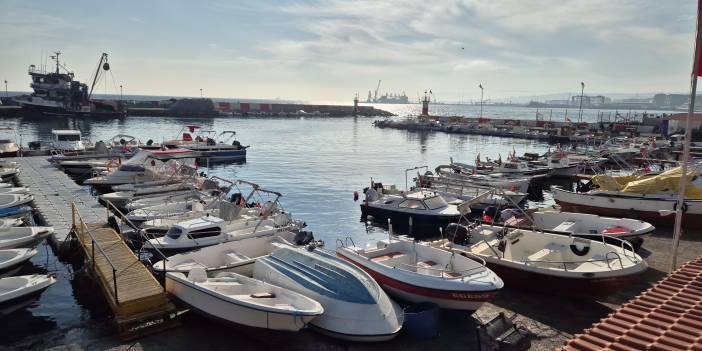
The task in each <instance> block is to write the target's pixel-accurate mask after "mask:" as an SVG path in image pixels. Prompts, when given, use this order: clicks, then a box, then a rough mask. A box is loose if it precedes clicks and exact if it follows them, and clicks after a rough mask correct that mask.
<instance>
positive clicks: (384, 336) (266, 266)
mask: <svg viewBox="0 0 702 351" xmlns="http://www.w3.org/2000/svg"><path fill="white" fill-rule="evenodd" d="M253 276H254V278H256V279H259V280H262V281H265V282H267V283H270V284H273V285H276V286H280V287H282V288H285V289H289V290H291V291H294V292H297V293H300V294H302V295H305V296H307V297H309V298H311V299H313V300H315V301H317V302H319V303H320V304H321V305H322V307H323V308H324V314H323V315H321V316H319V317H317V318H315V319H314V320H312V321H311V322H310V325H311V326H312V327H313V328H314V329H315V330H317V331H319V332H320V333H322V334H325V335H328V336H331V337H335V338H339V339H344V340H351V341H369V342H370V341H384V340H390V339H392V338H394V337H395V336H396V335H397V333H399V331H400V329H401V328H402V323H403V321H404V312H403V311H402V309H401V308H400V307H399V306H398V305H397V303H395V302H393V301H392V300H390V298H389V297H388V296H387V295H386V294H385V292H384V291H383V290H382V289H381V288H380V286H379V285H378V283H376V282H375V280H373V278H371V276H369V275H368V274H367V273H366V272H364V271H363V270H361V269H360V268H358V267H356V266H353V265H351V264H349V263H347V262H345V261H343V260H341V259H339V258H337V257H336V256H334V255H332V254H330V253H328V252H325V251H323V250H320V249H315V250H312V251H310V250H308V249H307V248H296V247H292V246H288V245H284V244H281V245H280V247H279V248H278V249H277V250H275V251H274V252H273V253H271V254H270V255H269V256H264V257H261V258H259V259H258V260H257V261H256V263H255V265H254V273H253Z"/></svg>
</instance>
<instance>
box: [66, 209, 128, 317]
mask: <svg viewBox="0 0 702 351" xmlns="http://www.w3.org/2000/svg"><path fill="white" fill-rule="evenodd" d="M71 217H72V220H73V228H72V229H73V232H74V233H75V234H76V236H78V240H79V241H80V242H81V246H84V241H83V240H84V238H85V234H88V236H89V237H90V260H91V261H92V262H91V263H92V265H93V270H94V271H95V270H96V261H95V247H96V246H97V249H98V251H99V253H100V254H101V255H102V256H103V257H105V260H106V261H107V263H108V264H109V265H110V268H112V283H113V284H112V285H113V288H114V291H113V292H112V294H113V297H114V300H115V304H116V305H119V295H118V293H117V290H118V289H117V267H115V265H114V263H112V260H111V259H110V257H109V256H107V254H106V253H105V250H103V248H102V247H101V246H100V243H98V242H97V241H96V240H95V237H94V236H93V234H92V233H90V230H89V229H88V226H87V225H86V224H85V222H84V221H83V218H82V217H81V216H80V213H79V212H78V210H77V209H76V205H75V203H73V202H71ZM81 237H82V238H81ZM84 247H85V246H84ZM86 249H87V248H86Z"/></svg>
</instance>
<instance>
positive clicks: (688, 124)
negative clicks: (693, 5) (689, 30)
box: [670, 0, 702, 271]
mask: <svg viewBox="0 0 702 351" xmlns="http://www.w3.org/2000/svg"><path fill="white" fill-rule="evenodd" d="M700 4H702V0H699V1H698V4H697V30H696V35H695V58H694V60H693V61H692V79H691V83H690V105H689V106H688V110H687V120H686V121H685V144H684V146H683V156H682V162H683V163H682V174H681V175H680V186H679V192H678V201H677V203H676V205H677V206H676V207H675V209H676V211H675V229H674V230H673V255H672V259H671V264H670V270H671V271H673V270H675V268H676V267H677V263H678V262H677V261H678V247H679V246H680V235H681V234H682V215H683V207H684V206H683V205H684V204H685V190H686V188H687V165H688V162H689V160H690V141H691V140H690V138H691V137H692V131H691V129H692V116H694V113H695V97H697V74H698V70H699V69H700V67H699V57H700V42H701V41H702V40H701V39H702V31H700Z"/></svg>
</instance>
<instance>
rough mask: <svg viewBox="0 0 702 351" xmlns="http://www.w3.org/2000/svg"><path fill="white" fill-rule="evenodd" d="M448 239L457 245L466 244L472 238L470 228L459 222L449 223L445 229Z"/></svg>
mask: <svg viewBox="0 0 702 351" xmlns="http://www.w3.org/2000/svg"><path fill="white" fill-rule="evenodd" d="M445 233H446V235H447V237H448V239H449V240H450V241H451V242H453V243H454V244H456V245H466V244H467V243H468V239H470V233H468V228H466V227H465V226H462V225H460V224H458V223H449V225H447V226H446V231H445Z"/></svg>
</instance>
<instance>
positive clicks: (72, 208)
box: [71, 202, 76, 231]
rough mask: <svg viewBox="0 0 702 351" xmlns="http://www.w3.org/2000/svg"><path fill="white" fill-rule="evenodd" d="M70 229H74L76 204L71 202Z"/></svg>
mask: <svg viewBox="0 0 702 351" xmlns="http://www.w3.org/2000/svg"><path fill="white" fill-rule="evenodd" d="M71 229H73V230H74V231H75V230H76V204H75V202H71Z"/></svg>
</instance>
